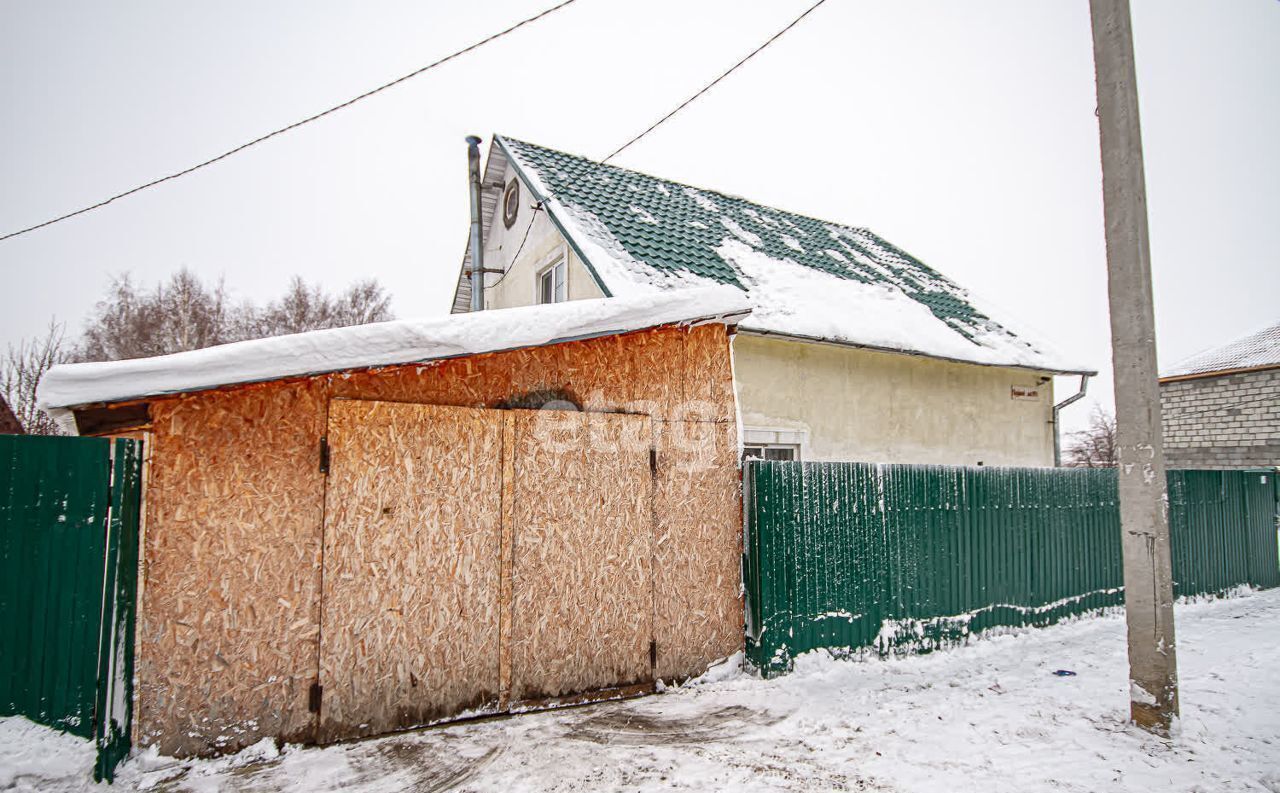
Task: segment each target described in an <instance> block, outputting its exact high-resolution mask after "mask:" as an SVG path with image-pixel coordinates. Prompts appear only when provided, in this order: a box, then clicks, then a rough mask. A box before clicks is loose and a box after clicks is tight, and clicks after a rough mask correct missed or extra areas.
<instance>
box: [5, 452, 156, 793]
mask: <svg viewBox="0 0 1280 793" xmlns="http://www.w3.org/2000/svg"><path fill="white" fill-rule="evenodd" d="M141 489H142V483H141V444H140V443H139V442H138V441H132V440H114V441H113V440H107V439H104V438H50V437H38V436H15V435H0V646H2V647H3V651H2V652H0V715H3V716H10V715H22V716H26V717H27V718H29V719H31V720H33V721H37V722H40V723H41V724H47V725H49V726H51V727H56V728H58V729H61V730H65V731H66V732H69V733H72V734H74V735H79V736H82V737H85V738H90V739H93V740H94V741H95V742H96V743H97V746H98V764H97V767H96V768H95V776H96V777H97V778H103V777H105V778H107V779H110V778H111V775H112V770H113V769H114V768H115V765H116V763H117V762H119V760H120V759H121V758H122V757H124V755H125V754H127V753H128V751H129V730H130V724H131V718H130V711H129V708H130V703H131V700H132V678H133V672H132V670H133V626H134V609H135V593H136V587H137V558H138V551H137V548H138V513H139V510H140V504H141V500H140V499H141Z"/></svg>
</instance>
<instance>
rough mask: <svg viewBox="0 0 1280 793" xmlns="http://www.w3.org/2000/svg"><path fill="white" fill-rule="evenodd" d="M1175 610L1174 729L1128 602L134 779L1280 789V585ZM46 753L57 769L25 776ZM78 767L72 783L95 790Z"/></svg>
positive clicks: (18, 724) (441, 785) (46, 738)
mask: <svg viewBox="0 0 1280 793" xmlns="http://www.w3.org/2000/svg"><path fill="white" fill-rule="evenodd" d="M1177 618H1178V626H1177V627H1178V641H1179V653H1180V655H1179V660H1180V663H1181V672H1182V674H1181V677H1182V702H1183V705H1182V713H1183V720H1182V733H1181V736H1180V737H1179V738H1178V739H1177V740H1176V741H1174V742H1172V743H1169V742H1163V741H1159V740H1156V739H1154V738H1151V737H1149V736H1146V735H1145V734H1143V733H1141V732H1139V731H1136V730H1134V729H1132V728H1130V727H1128V726H1126V724H1125V719H1124V717H1125V709H1126V702H1125V692H1126V686H1125V678H1126V663H1125V654H1124V653H1125V651H1124V634H1123V621H1122V619H1121V618H1120V617H1119V616H1118V615H1113V616H1108V617H1104V618H1097V619H1088V620H1083V621H1080V622H1076V623H1072V624H1068V625H1061V626H1058V627H1055V628H1048V629H1041V630H1027V631H1022V632H1020V633H1018V634H1016V635H1006V636H1000V637H995V638H991V639H987V640H983V641H978V642H975V643H973V644H972V645H970V646H969V647H965V648H959V649H957V650H954V651H950V652H945V653H936V654H934V655H930V656H924V657H916V658H908V659H900V660H893V661H868V662H861V663H858V662H835V661H830V660H826V659H823V658H807V659H802V660H801V663H800V668H799V669H798V670H797V673H796V674H794V675H791V676H789V677H786V678H781V679H778V680H773V681H762V680H757V679H753V678H750V677H747V676H745V675H728V676H727V679H722V680H719V681H716V682H705V683H703V684H701V685H697V686H692V687H686V688H684V689H681V690H678V691H670V692H668V693H666V694H664V695H661V696H655V697H648V698H644V699H640V700H633V701H630V702H620V703H610V704H604V705H597V706H591V707H584V708H578V709H574V710H566V711H558V712H552V713H541V714H532V715H525V716H520V717H518V718H506V719H497V720H492V721H487V722H477V723H472V724H467V725H458V726H455V727H450V728H443V729H434V730H425V731H422V732H418V733H412V734H406V735H400V736H394V737H390V738H383V739H378V740H371V741H364V742H360V743H354V744H348V745H343V746H334V747H328V748H325V749H300V748H293V747H291V748H289V749H288V750H287V751H286V752H285V753H283V754H281V755H279V756H277V757H274V758H270V759H267V760H265V761H263V762H258V763H248V762H247V760H248V757H246V756H245V755H241V756H238V757H236V758H225V759H222V760H218V761H203V762H198V763H195V764H191V765H182V764H177V763H175V762H174V761H171V760H168V759H166V758H156V757H147V756H144V757H143V758H141V759H140V760H134V761H131V763H130V764H129V765H127V766H125V767H124V768H122V769H121V778H120V782H123V783H124V784H122V785H119V786H120V787H122V788H125V789H132V788H135V787H139V788H149V789H152V790H173V791H213V790H235V791H327V790H339V789H343V790H368V791H398V790H415V791H417V790H459V791H481V790H528V791H543V790H547V791H556V790H562V791H569V790H658V789H664V790H665V789H675V790H720V789H739V790H868V791H900V792H902V793H907V792H915V791H944V792H945V793H967V792H968V791H981V793H992V792H993V791H1018V792H1019V793H1034V792H1036V791H1048V790H1053V791H1119V790H1161V791H1165V790H1168V791H1205V792H1206V793H1207V792H1209V791H1213V792H1214V793H1216V792H1217V791H1237V790H1238V791H1268V792H1269V793H1280V674H1277V671H1276V667H1277V664H1280V590H1272V591H1269V592H1265V593H1257V594H1252V595H1248V596H1245V597H1241V598H1237V599H1233V600H1226V601H1217V602H1210V603H1198V604H1189V605H1183V606H1179V607H1178V611H1177ZM1056 669H1070V670H1073V671H1075V672H1076V673H1077V675H1076V676H1075V677H1057V676H1055V675H1053V674H1052V672H1053V671H1054V670H1056ZM33 736H35V738H33ZM58 737H59V736H55V735H54V734H52V733H50V732H49V731H45V730H43V729H40V728H34V727H32V726H30V725H28V724H27V723H26V722H23V721H21V720H18V719H8V720H0V788H4V787H5V786H6V785H8V784H16V786H17V788H18V789H27V788H31V789H37V788H38V789H41V790H47V789H59V788H58V787H57V786H56V784H55V782H56V780H55V777H56V776H57V774H56V770H57V769H58V768H65V766H66V764H67V763H66V762H63V761H60V760H58V759H57V758H56V757H55V756H54V754H56V753H54V752H53V749H54V748H56V747H55V746H54V745H55V744H57V745H59V746H60V745H62V744H60V743H58V742H57V741H56V740H55V738H58ZM23 739H25V740H23ZM21 743H25V744H26V746H25V748H24V747H23V746H21V745H19V744H21ZM37 749H38V750H39V753H40V754H41V755H42V757H43V758H44V761H43V762H44V765H46V766H48V768H47V769H46V770H45V771H44V772H41V773H40V775H39V776H35V777H18V778H16V779H15V778H14V773H15V772H17V773H21V769H20V768H19V767H18V766H21V765H22V763H23V762H35V760H30V759H28V760H24V759H23V757H22V755H32V754H35V753H37V751H36V750H37ZM266 753H267V754H273V753H274V752H273V750H270V749H268V750H267V751H266ZM86 756H87V755H86ZM65 759H66V758H63V760H65ZM6 765H8V766H11V768H10V770H9V771H7V772H6V771H4V770H3V768H4V766H6ZM78 772H79V771H78V770H77V773H78ZM73 779H75V781H74V783H73V782H71V780H62V781H63V782H64V784H63V785H62V786H61V788H60V789H64V790H74V789H80V788H82V787H83V786H82V785H81V784H80V782H79V778H78V777H73Z"/></svg>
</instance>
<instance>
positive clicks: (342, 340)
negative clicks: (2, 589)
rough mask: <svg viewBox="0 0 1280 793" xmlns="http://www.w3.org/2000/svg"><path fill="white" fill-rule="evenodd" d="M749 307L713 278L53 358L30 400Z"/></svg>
mask: <svg viewBox="0 0 1280 793" xmlns="http://www.w3.org/2000/svg"><path fill="white" fill-rule="evenodd" d="M749 311H750V306H749V304H748V302H747V300H746V296H745V295H743V294H742V293H741V292H739V291H737V290H735V289H730V288H727V287H724V286H720V287H714V288H711V289H699V290H690V291H683V292H664V293H654V294H649V295H638V296H634V297H631V298H627V299H624V300H578V301H574V302H572V303H555V304H551V305H540V306H525V307H523V308H511V309H504V310H499V311H485V312H482V313H478V314H451V315H447V316H444V317H433V318H431V319H412V320H395V321H391V322H376V323H372V324H369V325H355V326H352V327H349V328H333V329H329V330H316V331H311V332H308V333H295V334H292V335H288V336H274V337H270V338H265V339H254V340H252V341H242V342H236V343H234V344H222V345H218V346H216V347H206V348H205V349H202V350H192V351H190V352H180V353H174V354H172V355H160V356H156V357H153V358H138V359H134V360H127V361H109V362H105V363H76V364H62V365H59V366H55V367H53V368H52V369H50V370H49V372H48V373H47V374H45V376H44V378H43V379H41V381H40V388H39V391H38V393H37V398H38V402H39V405H40V407H41V408H43V409H44V410H46V411H48V412H49V413H50V415H53V416H54V417H55V418H57V419H59V420H60V421H62V420H64V419H65V417H66V411H65V409H66V408H70V407H79V406H82V405H92V404H101V403H108V402H120V401H124V400H131V399H140V398H143V397H149V396H156V395H161V394H175V393H185V392H190V391H201V390H205V389H209V388H218V387H221V386H227V385H235V384H240V383H252V382H262V381H266V380H277V379H280V378H284V377H297V376H302V375H313V374H322V373H325V372H338V371H344V370H350V369H365V368H370V367H376V366H391V365H395V364H409V363H422V362H426V361H433V360H440V359H444V358H455V357H458V356H463V355H477V354H480V353H486V352H499V351H503V350H515V349H523V348H527V347H539V346H542V345H546V344H557V343H560V342H567V341H575V340H579V339H587V338H594V337H597V336H607V335H612V334H618V333H626V332H630V331H635V330H644V329H646V328H655V327H659V326H664V325H683V324H691V323H699V322H724V323H734V322H736V321H737V320H739V319H740V318H741V317H743V316H745V315H746V314H747V313H748V312H749Z"/></svg>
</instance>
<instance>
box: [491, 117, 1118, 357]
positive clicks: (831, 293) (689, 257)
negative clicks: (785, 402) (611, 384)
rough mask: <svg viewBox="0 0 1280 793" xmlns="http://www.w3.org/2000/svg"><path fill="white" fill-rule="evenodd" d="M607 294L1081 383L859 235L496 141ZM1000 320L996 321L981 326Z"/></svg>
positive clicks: (897, 255)
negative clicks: (704, 296)
mask: <svg viewBox="0 0 1280 793" xmlns="http://www.w3.org/2000/svg"><path fill="white" fill-rule="evenodd" d="M495 143H496V144H497V145H496V146H495V151H496V152H498V153H500V154H501V156H502V157H503V159H504V162H505V161H506V160H508V159H509V160H510V162H511V164H512V165H514V166H515V168H516V170H517V171H518V172H519V173H520V174H521V176H522V177H524V179H525V180H526V182H528V184H529V187H530V189H531V190H532V192H533V193H534V194H535V196H536V197H538V198H540V199H541V198H547V199H548V200H547V202H546V207H547V209H548V211H549V213H550V214H551V216H552V218H553V219H554V220H555V221H556V222H557V224H558V225H559V226H560V227H561V228H562V229H563V230H564V232H565V235H566V236H567V237H568V238H569V241H570V243H571V244H572V245H573V246H574V247H575V248H576V249H577V250H578V252H579V253H580V254H581V255H582V258H583V259H584V260H585V263H586V265H587V267H588V269H590V270H591V271H592V272H593V273H594V274H595V275H596V277H597V278H598V279H599V280H600V282H601V284H602V285H603V286H604V288H605V291H606V293H607V294H612V295H617V296H625V295H635V294H646V293H651V292H653V291H661V290H669V289H680V288H688V287H705V286H707V285H709V284H717V283H720V284H732V285H734V286H737V287H739V288H741V289H743V290H745V291H747V292H748V293H749V295H750V301H751V305H752V312H751V316H749V317H747V318H746V319H744V320H743V322H742V328H743V330H746V331H760V332H766V333H776V334H783V335H789V336H798V337H809V338H814V339H818V340H822V341H831V342H836V343H842V344H850V345H855V346H863V347H873V348H877V349H885V350H890V351H896V352H907V353H912V354H919V355H927V356H932V357H938V358H946V359H951V360H958V361H964V362H971V363H979V364H989V365H996V366H1019V367H1026V368H1029V369H1036V370H1040V371H1046V372H1062V373H1082V372H1088V373H1093V371H1094V369H1093V367H1090V366H1088V365H1087V364H1084V363H1082V362H1079V361H1072V360H1069V359H1067V358H1066V357H1065V356H1063V355H1061V354H1060V353H1059V352H1057V351H1056V350H1054V349H1053V347H1052V346H1051V345H1050V344H1048V343H1047V342H1045V341H1044V340H1042V339H1040V338H1038V337H1036V335H1035V334H1034V333H1032V332H1030V331H1028V330H1026V329H1024V328H1021V327H1019V328H1018V329H1017V330H1016V331H1015V330H1013V329H1011V328H1013V325H1012V324H1011V323H1010V322H1009V321H1008V320H1006V319H1005V316H1006V315H1005V313H1004V312H997V311H993V310H992V309H991V307H989V306H988V305H986V304H984V303H983V302H982V301H981V300H979V299H978V298H976V297H975V296H974V295H973V294H972V293H970V292H968V291H967V290H965V289H962V288H961V287H959V286H958V285H956V284H955V283H954V282H952V281H951V280H949V279H947V278H946V277H945V276H943V275H942V274H941V273H938V272H937V271H936V270H933V269H932V268H930V267H928V266H927V265H925V264H924V263H922V262H920V261H919V260H917V259H915V258H914V257H912V256H911V255H910V254H907V253H906V252H905V251H903V250H901V249H900V248H897V247H895V246H894V245H892V244H890V243H889V242H887V241H885V240H884V239H882V238H880V237H878V236H877V235H875V234H873V233H872V232H871V231H869V230H867V229H863V228H854V227H849V226H840V225H836V224H831V223H825V222H822V221H819V220H814V219H813V218H808V217H804V216H802V215H797V214H794V213H791V212H785V211H782V210H777V209H773V208H770V207H766V206H762V205H759V204H753V203H751V202H749V201H747V200H745V199H742V198H738V197H736V196H729V195H724V194H722V193H717V192H713V191H710V190H696V189H694V188H692V187H687V186H684V185H679V184H677V183H674V182H669V181H666V180H663V179H659V178H656V177H653V176H649V175H647V174H642V173H638V172H635V171H629V170H626V169H624V168H618V167H615V166H610V165H600V164H598V163H594V162H592V161H590V160H587V159H584V158H582V157H577V156H575V155H571V154H565V153H564V152H559V151H555V150H552V149H547V148H544V147H541V146H535V145H533V144H529V143H525V142H522V141H518V140H514V139H511V138H505V137H496V138H495ZM994 314H999V316H1000V317H1001V319H1000V320H999V321H997V320H995V319H994V318H993V315H994Z"/></svg>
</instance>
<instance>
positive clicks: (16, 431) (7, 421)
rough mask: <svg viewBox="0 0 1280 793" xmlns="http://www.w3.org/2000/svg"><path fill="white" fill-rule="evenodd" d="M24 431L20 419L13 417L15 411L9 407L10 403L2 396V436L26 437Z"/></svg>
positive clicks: (0, 409)
mask: <svg viewBox="0 0 1280 793" xmlns="http://www.w3.org/2000/svg"><path fill="white" fill-rule="evenodd" d="M24 434H25V433H24V432H23V430H22V422H20V421H18V417H17V416H15V415H13V410H12V409H11V408H10V407H9V403H8V402H7V401H5V398H4V397H3V396H0V435H24Z"/></svg>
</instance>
